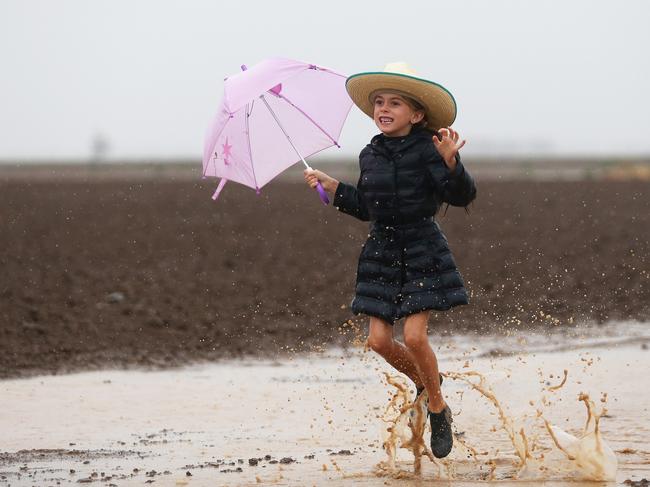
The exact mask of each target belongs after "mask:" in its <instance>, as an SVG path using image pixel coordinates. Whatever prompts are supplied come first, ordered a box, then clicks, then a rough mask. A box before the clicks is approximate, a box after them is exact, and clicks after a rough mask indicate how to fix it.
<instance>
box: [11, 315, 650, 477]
mask: <svg viewBox="0 0 650 487" xmlns="http://www.w3.org/2000/svg"><path fill="white" fill-rule="evenodd" d="M434 339H435V337H433V336H432V337H431V341H432V344H433V346H434V350H436V353H437V354H438V356H439V359H440V363H441V370H442V371H443V372H444V373H445V374H446V378H445V383H444V385H443V393H444V394H445V396H446V401H447V402H448V404H449V405H450V407H451V409H452V411H453V414H454V423H453V425H454V429H455V432H456V433H457V436H456V443H455V447H454V450H453V451H452V454H451V455H450V456H449V457H447V458H446V459H444V460H436V461H432V460H431V459H430V458H429V457H428V456H427V454H426V448H425V447H426V444H427V443H428V441H427V434H428V433H427V431H425V433H424V441H423V442H422V441H419V440H418V437H417V435H416V438H415V441H413V442H412V445H411V446H413V445H415V446H416V447H417V448H419V454H418V457H419V460H414V454H413V451H414V448H402V447H401V446H400V443H407V442H408V440H409V439H413V438H412V436H409V433H408V432H406V433H405V432H404V430H403V429H402V438H398V436H399V435H395V437H394V442H393V444H392V446H391V447H390V448H388V449H386V448H385V446H386V443H385V442H386V440H387V438H388V436H389V435H388V436H387V428H388V427H391V426H393V427H394V426H395V425H394V424H393V422H394V421H396V420H397V418H399V416H400V408H401V409H402V410H404V409H405V408H404V406H405V405H406V406H407V407H406V409H408V404H410V398H407V397H406V396H411V395H412V392H413V390H412V388H411V387H410V385H409V384H406V383H405V384H406V385H407V386H408V387H407V388H406V390H405V391H404V392H398V389H396V387H395V386H394V385H391V384H389V383H388V381H391V382H393V383H395V384H402V381H401V380H402V379H401V377H399V376H395V375H394V374H393V371H392V370H391V369H390V367H388V366H386V365H385V364H384V363H383V362H382V361H381V360H380V359H379V358H377V357H376V356H375V354H373V353H372V352H364V351H363V349H362V348H354V349H352V350H349V351H342V350H330V351H327V352H325V353H322V354H313V355H310V356H298V357H296V358H294V359H293V360H287V361H285V362H271V361H252V360H246V361H233V362H224V363H217V364H204V365H195V366H192V367H187V368H183V369H176V370H171V371H156V372H148V371H110V370H108V371H103V372H91V373H82V374H73V375H66V376H45V377H36V378H30V379H20V380H8V381H2V382H0V432H1V440H0V450H1V451H3V452H4V453H0V486H2V485H11V486H22V485H55V484H57V482H58V483H59V484H60V485H64V484H68V483H79V482H81V483H99V484H101V485H107V486H108V485H111V484H113V485H119V486H123V485H126V486H130V485H140V486H141V485H149V484H154V485H155V484H157V485H197V486H198V485H260V484H263V485H274V484H275V485H296V486H299V485H300V486H304V485H321V484H323V483H326V482H327V483H328V485H330V484H331V485H341V486H343V485H346V486H347V485H361V486H375V485H381V486H383V485H409V486H411V485H419V484H420V483H422V484H426V483H428V482H431V481H433V480H446V479H451V480H452V481H453V485H458V486H465V485H467V486H469V485H475V484H476V482H477V481H488V480H491V485H492V484H496V485H499V484H502V483H503V484H505V483H512V481H513V480H514V479H518V481H517V485H518V486H525V485H529V484H530V485H535V486H540V485H545V484H546V485H553V486H557V485H563V483H565V482H566V485H571V486H574V487H575V486H576V485H580V482H577V483H576V482H575V481H571V480H579V479H587V478H590V477H589V474H588V471H589V468H592V469H595V470H596V471H597V470H598V469H599V468H601V469H602V472H604V473H605V474H607V475H610V474H611V472H612V470H611V465H612V463H611V462H612V457H611V456H608V454H609V450H608V449H611V452H612V453H613V455H614V457H613V458H614V461H615V462H616V464H615V470H614V473H613V478H615V480H616V483H618V484H620V483H622V482H624V481H625V480H627V479H631V480H633V481H637V480H640V479H642V478H650V446H648V439H649V438H650V435H649V433H650V413H649V411H648V407H649V406H650V391H648V388H647V387H645V384H646V383H647V377H648V376H649V375H650V366H649V365H648V358H649V357H650V355H649V354H650V352H649V351H648V350H647V344H648V342H650V328H649V327H648V326H647V325H643V324H639V323H616V324H612V325H610V326H608V327H597V328H581V329H574V330H571V331H570V333H567V332H566V331H560V330H558V332H557V333H554V334H552V335H541V334H539V335H537V334H531V333H527V334H513V335H511V336H505V337H504V336H498V337H496V336H495V337H485V336H481V337H476V336H447V337H443V338H440V339H439V340H435V341H434ZM565 371H566V374H565ZM481 389H482V391H481ZM400 394H402V395H400ZM581 394H582V395H581ZM587 396H588V397H589V398H587ZM391 401H393V403H394V405H396V408H392V409H391V407H390V406H389V405H390V403H391ZM400 401H401V402H400ZM405 401H406V402H405ZM495 401H496V403H495ZM497 403H498V405H497ZM587 405H588V406H589V408H590V410H591V413H590V416H589V417H590V418H591V419H590V420H589V421H587V419H588V411H587V407H586V406H587ZM406 415H407V416H409V417H410V415H409V414H408V411H407V412H406ZM416 416H417V415H416ZM401 421H402V423H401V427H402V428H403V427H405V425H406V427H408V419H407V418H402V420H401ZM596 427H597V430H596ZM398 430H399V428H395V429H394V430H393V431H398ZM522 432H523V433H522ZM551 433H553V434H551ZM554 436H555V439H553V437H554ZM417 448H416V449H417ZM581 452H582V453H581ZM584 452H586V456H585V453H584ZM598 452H600V454H601V457H598V454H599V453H598ZM389 454H390V455H389ZM393 454H394V455H393ZM420 455H421V456H420ZM581 455H582V456H581ZM570 457H573V460H571V459H570ZM576 458H579V459H580V461H579V462H576ZM608 462H609V463H608ZM577 463H581V465H582V466H580V467H579V466H578V465H577ZM418 464H419V473H418V474H416V473H415V471H416V467H417V466H418ZM608 469H609V470H608ZM602 472H601V473H602ZM592 473H593V472H592ZM592 478H597V477H592ZM602 478H609V477H607V476H605V477H602ZM445 483H446V484H447V483H448V482H447V481H445ZM601 484H602V485H614V482H610V483H606V482H602V483H601V482H596V483H594V482H586V481H585V482H584V485H590V486H593V485H601Z"/></svg>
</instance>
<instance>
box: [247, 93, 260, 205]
mask: <svg viewBox="0 0 650 487" xmlns="http://www.w3.org/2000/svg"><path fill="white" fill-rule="evenodd" d="M253 102H254V101H253ZM252 112H253V107H252V106H251V107H250V111H249V104H248V103H247V104H246V138H247V139H248V157H249V158H250V160H251V171H253V181H255V191H257V192H258V193H259V190H260V188H259V186H258V185H257V176H256V175H255V164H253V151H252V149H251V129H250V125H249V124H248V119H249V118H250V114H251V113H252Z"/></svg>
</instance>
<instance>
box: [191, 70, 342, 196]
mask: <svg viewBox="0 0 650 487" xmlns="http://www.w3.org/2000/svg"><path fill="white" fill-rule="evenodd" d="M345 79H346V77H345V76H344V75H342V74H339V73H335V72H334V71H331V70H329V69H326V68H322V67H320V66H316V65H314V64H308V63H303V62H300V61H293V60H290V59H282V58H272V59H267V60H265V61H262V62H261V63H259V64H256V65H255V66H253V67H251V68H250V69H247V68H246V66H242V72H241V73H238V74H235V75H234V76H231V77H229V78H226V80H225V82H224V95H223V100H222V102H221V106H220V107H219V110H218V112H217V114H216V116H215V118H214V121H213V122H212V125H211V126H210V128H209V130H208V132H207V134H206V137H205V145H204V149H203V176H204V177H207V176H214V177H220V178H221V181H220V182H219V186H218V187H217V189H216V191H215V192H214V195H213V196H212V199H215V200H216V199H217V197H218V196H219V193H220V192H221V190H222V189H223V186H224V185H225V183H226V181H227V180H232V181H236V182H238V183H241V184H244V185H246V186H249V187H251V188H254V189H255V190H256V191H257V192H258V193H259V190H260V188H261V187H262V186H264V185H265V184H266V183H268V182H269V181H271V179H273V178H274V177H275V176H277V175H278V174H280V173H281V172H282V171H284V170H285V169H286V168H288V167H289V166H292V165H293V164H295V163H296V162H299V161H302V162H303V163H304V165H305V166H306V167H307V168H308V169H310V166H309V164H307V162H306V161H305V157H309V156H310V155H312V154H315V153H317V152H320V151H322V150H323V149H326V148H328V147H331V146H333V145H336V146H337V147H340V145H339V143H338V138H339V136H340V134H341V129H342V128H343V123H344V122H345V119H346V117H347V116H348V113H349V111H350V108H351V107H352V100H351V99H350V97H349V96H348V94H347V91H346V90H345ZM303 154H304V157H303ZM318 192H319V194H320V197H321V200H322V201H323V203H325V204H327V203H329V200H328V199H327V195H326V193H325V191H324V190H323V188H322V186H320V184H319V187H318Z"/></svg>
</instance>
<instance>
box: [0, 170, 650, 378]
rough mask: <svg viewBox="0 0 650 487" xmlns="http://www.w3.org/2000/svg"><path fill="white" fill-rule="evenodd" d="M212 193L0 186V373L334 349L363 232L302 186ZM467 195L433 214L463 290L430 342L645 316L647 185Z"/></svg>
mask: <svg viewBox="0 0 650 487" xmlns="http://www.w3.org/2000/svg"><path fill="white" fill-rule="evenodd" d="M214 186H215V184H214V181H209V182H191V181H189V182H188V181H182V180H176V181H171V180H165V179H159V180H156V179H150V180H139V181H137V182H124V181H117V180H103V179H100V178H98V179H96V180H92V179H90V180H88V179H87V180H76V181H75V180H70V179H62V180H59V181H42V180H39V181H32V182H26V181H21V180H20V179H5V180H4V182H0V208H1V209H2V212H1V213H0V266H1V269H2V274H1V276H2V277H1V278H0V377H12V376H20V375H32V374H35V373H42V372H49V373H57V372H64V371H70V370H78V369H92V368H98V367H127V366H134V365H146V366H156V367H157V366H173V365H178V364H181V363H186V362H189V361H194V360H214V359H219V358H227V357H235V356H242V355H257V356H268V355H275V354H284V353H293V352H299V351H304V350H310V349H315V348H316V349H317V348H318V347H323V346H329V345H343V346H345V345H346V344H348V343H349V342H350V341H351V339H352V335H353V333H350V332H346V330H348V331H349V330H350V329H354V328H356V325H365V319H361V318H357V319H354V320H353V321H352V323H353V325H354V326H352V327H351V326H349V325H348V324H346V326H343V327H342V326H341V325H342V324H344V323H346V321H347V320H349V319H350V318H353V316H352V315H351V313H350V311H349V308H348V305H349V302H350V300H351V298H352V294H353V287H354V280H355V270H356V259H357V256H358V253H359V251H360V248H361V245H362V243H363V241H364V238H365V236H366V234H367V224H365V223H363V222H359V221H356V220H354V219H352V218H351V217H348V216H346V215H342V214H339V213H337V212H336V211H334V210H333V209H332V208H326V207H323V206H322V205H321V204H320V203H319V201H318V198H317V197H316V195H315V193H314V192H312V191H311V190H309V189H308V188H307V187H306V186H305V185H303V184H296V183H289V182H277V183H273V184H271V185H270V186H268V187H267V188H264V190H263V192H262V195H261V196H256V195H255V193H254V192H253V191H252V190H250V189H248V188H243V187H241V186H239V185H237V184H234V183H230V184H229V185H227V186H226V188H225V190H224V192H223V193H222V196H221V198H220V199H219V201H218V202H216V203H215V202H213V201H212V200H211V199H210V195H211V193H212V190H213V188H214ZM478 188H479V193H478V199H477V201H476V202H475V204H474V205H473V207H472V208H471V213H470V214H469V215H466V214H465V212H464V211H463V210H462V209H459V208H450V209H449V211H448V212H447V214H446V216H444V217H442V216H440V218H439V221H440V223H441V225H442V227H443V229H444V231H445V232H446V234H447V237H448V239H449V241H450V244H451V248H452V250H453V251H454V254H455V256H456V260H457V263H458V265H459V267H460V269H461V271H462V273H463V275H464V277H465V280H466V283H467V287H468V289H469V290H470V293H471V297H472V299H471V304H470V305H469V306H464V307H460V308H456V309H454V310H452V311H450V312H447V313H438V314H435V315H433V316H432V318H431V324H432V326H431V331H432V333H433V334H435V333H441V332H449V331H455V330H461V329H462V330H476V331H477V332H480V331H486V330H490V331H506V330H508V329H511V328H524V327H530V326H542V327H553V326H570V325H571V323H573V324H574V325H575V324H579V323H582V322H585V321H596V322H602V321H606V320H612V319H616V320H618V319H638V320H648V318H649V317H650V186H649V185H648V183H647V182H640V181H637V182H634V181H615V182H614V181H610V182H607V181H579V182H578V181H573V182H566V181H564V182H539V181H523V182H514V181H481V180H479V181H478ZM360 328H361V329H363V328H364V327H363V326H361V327H360Z"/></svg>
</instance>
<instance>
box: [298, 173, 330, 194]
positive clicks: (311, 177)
mask: <svg viewBox="0 0 650 487" xmlns="http://www.w3.org/2000/svg"><path fill="white" fill-rule="evenodd" d="M304 175H305V181H306V182H307V184H308V185H309V186H310V187H311V188H315V187H316V185H317V184H318V183H319V182H320V183H321V184H322V185H323V189H324V190H325V191H327V192H328V193H330V194H334V193H335V192H336V188H337V186H338V185H339V182H338V181H337V180H336V179H334V178H332V177H330V176H328V175H327V174H325V173H324V172H322V171H319V170H317V169H305V171H304Z"/></svg>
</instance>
